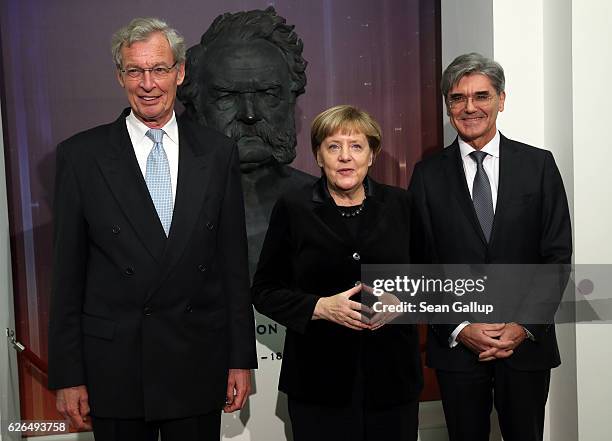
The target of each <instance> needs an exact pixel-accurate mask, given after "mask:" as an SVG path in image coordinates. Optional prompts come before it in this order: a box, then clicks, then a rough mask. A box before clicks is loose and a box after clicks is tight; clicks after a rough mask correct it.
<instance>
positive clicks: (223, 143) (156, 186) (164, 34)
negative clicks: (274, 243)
mask: <svg viewBox="0 0 612 441" xmlns="http://www.w3.org/2000/svg"><path fill="white" fill-rule="evenodd" d="M112 49H113V56H114V61H115V64H116V66H117V79H118V81H119V84H120V85H121V86H122V87H123V88H124V89H125V91H126V94H127V98H128V101H129V103H130V108H129V109H126V110H125V111H123V113H122V114H121V116H120V117H119V118H118V119H117V120H116V121H115V122H113V123H111V124H107V125H103V126H99V127H96V128H93V129H91V130H87V131H85V132H82V133H80V134H78V135H76V136H74V137H72V138H70V139H68V140H67V141H64V142H63V143H61V144H60V145H59V146H58V150H57V177H56V193H55V254H54V284H53V292H52V297H51V317H50V331H49V367H50V371H49V387H50V388H51V389H56V390H57V407H58V410H59V411H60V412H61V413H62V414H63V415H64V416H65V417H68V418H70V420H71V422H72V423H73V425H74V426H76V427H78V428H86V427H89V426H90V423H89V421H88V418H87V417H88V414H89V412H90V409H91V415H92V423H93V430H94V435H95V438H96V440H97V441H100V440H114V441H117V440H130V441H134V440H157V437H158V434H159V433H160V432H161V436H162V439H163V440H181V441H185V440H194V441H195V440H198V441H199V440H212V439H219V427H220V424H219V423H220V410H221V409H223V410H224V411H226V412H233V411H235V410H237V409H240V408H241V407H242V406H243V405H244V403H245V401H246V399H247V397H248V394H249V391H250V369H251V368H254V367H256V354H255V340H254V329H253V312H252V308H251V302H250V293H249V287H248V269H247V249H246V236H245V225H244V208H243V202H242V193H241V188H240V169H239V161H238V152H237V148H236V146H235V144H234V143H233V142H232V141H230V140H229V139H227V138H226V137H224V136H223V135H221V134H218V133H217V132H214V131H212V130H209V129H206V128H204V127H202V126H200V125H199V124H198V123H197V122H195V121H191V120H190V119H188V118H186V117H181V118H178V120H177V118H176V117H175V114H174V102H175V98H176V88H177V86H178V85H179V84H181V82H182V81H183V78H184V75H185V66H184V61H185V46H184V43H183V39H182V37H181V36H180V35H178V33H177V32H176V31H175V30H173V29H171V28H169V27H168V26H167V25H166V24H165V23H164V22H163V21H161V20H158V19H154V18H146V19H135V20H133V21H132V22H131V23H130V24H129V25H128V26H126V27H124V28H122V29H120V30H119V31H118V32H117V33H116V34H115V35H114V37H113V43H112Z"/></svg>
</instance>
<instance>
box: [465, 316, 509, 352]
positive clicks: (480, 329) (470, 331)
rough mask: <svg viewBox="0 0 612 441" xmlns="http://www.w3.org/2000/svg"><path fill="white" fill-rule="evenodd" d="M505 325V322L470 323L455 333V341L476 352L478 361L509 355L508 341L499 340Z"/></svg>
mask: <svg viewBox="0 0 612 441" xmlns="http://www.w3.org/2000/svg"><path fill="white" fill-rule="evenodd" d="M506 326H507V325H506V324H505V323H470V324H469V325H467V326H466V327H465V328H463V329H462V330H461V332H460V333H459V335H457V341H459V342H461V343H462V344H463V345H464V346H465V347H467V348H468V349H470V350H471V351H472V352H474V353H475V354H477V355H478V358H479V360H480V361H491V360H494V359H495V358H504V357H509V356H510V355H512V349H511V348H510V343H509V342H508V341H502V340H501V336H502V335H503V331H504V329H505V327H506ZM498 352H499V354H498ZM482 354H485V355H484V356H482ZM493 354H498V355H499V356H498V357H496V356H495V355H493Z"/></svg>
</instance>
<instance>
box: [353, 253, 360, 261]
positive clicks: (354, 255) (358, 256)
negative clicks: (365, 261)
mask: <svg viewBox="0 0 612 441" xmlns="http://www.w3.org/2000/svg"><path fill="white" fill-rule="evenodd" d="M359 259H361V256H360V255H359V253H353V260H359Z"/></svg>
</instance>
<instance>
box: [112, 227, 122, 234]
mask: <svg viewBox="0 0 612 441" xmlns="http://www.w3.org/2000/svg"><path fill="white" fill-rule="evenodd" d="M120 232H121V228H119V226H118V225H113V234H119V233H120Z"/></svg>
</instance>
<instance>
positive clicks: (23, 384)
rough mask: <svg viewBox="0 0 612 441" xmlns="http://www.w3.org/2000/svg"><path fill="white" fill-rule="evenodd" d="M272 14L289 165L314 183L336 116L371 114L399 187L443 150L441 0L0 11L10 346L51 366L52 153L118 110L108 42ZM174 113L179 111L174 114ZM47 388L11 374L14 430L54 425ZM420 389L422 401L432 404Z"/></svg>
mask: <svg viewBox="0 0 612 441" xmlns="http://www.w3.org/2000/svg"><path fill="white" fill-rule="evenodd" d="M269 5H273V6H275V8H276V10H277V12H278V13H279V14H280V15H282V16H284V17H285V18H286V19H287V21H288V22H289V23H290V24H293V25H295V30H296V32H297V33H298V35H299V36H300V37H301V38H302V40H303V41H304V57H305V58H306V59H307V60H308V62H309V65H308V68H307V76H308V84H307V86H306V93H305V94H304V95H302V96H301V97H300V98H299V99H298V106H297V110H296V122H297V128H298V148H297V150H298V155H297V158H296V160H295V161H294V163H293V165H294V166H295V167H297V168H299V169H302V170H304V171H308V172H310V173H313V174H318V170H317V168H316V166H315V163H314V160H313V158H312V154H311V152H310V145H309V125H310V121H312V119H313V117H314V116H315V115H316V114H317V113H319V112H320V111H322V110H324V109H325V108H327V107H330V106H332V105H336V104H343V103H347V104H354V105H357V106H360V107H362V108H363V109H365V110H367V111H368V112H370V113H371V114H372V115H373V116H374V117H375V118H376V119H377V120H378V121H379V122H380V123H381V126H382V128H383V153H382V154H381V156H380V157H379V158H378V161H377V163H376V165H375V166H374V170H373V172H372V174H373V175H374V177H375V178H376V179H378V180H380V181H382V182H386V183H389V184H394V185H399V186H402V187H405V186H406V185H407V183H408V181H409V178H410V174H411V171H412V167H413V165H414V163H415V162H416V161H418V160H419V159H420V158H421V156H422V155H423V152H428V151H431V150H435V149H438V148H440V146H441V144H442V133H441V106H440V104H441V103H440V99H439V95H438V92H437V84H438V80H439V72H440V29H439V22H440V13H439V12H440V5H439V0H380V1H371V0H313V1H307V2H306V1H300V0H279V1H258V0H207V1H204V0H182V1H179V2H168V1H161V0H151V1H143V0H139V1H137V0H131V1H126V0H121V1H120V0H114V1H105V2H90V1H81V0H53V1H49V0H3V1H2V2H0V50H1V56H0V58H1V59H0V61H1V66H0V68H1V70H0V75H1V77H0V87H1V91H2V96H1V98H2V118H3V119H2V122H3V128H4V138H5V139H4V141H5V156H6V164H7V170H6V172H7V180H8V182H7V184H8V189H9V220H10V225H11V247H12V250H11V251H12V259H13V280H14V291H15V305H16V324H17V335H18V337H19V339H20V340H22V341H23V342H24V343H25V344H26V345H27V346H28V347H29V348H30V349H32V350H33V352H34V353H36V354H37V355H39V356H40V357H41V358H42V359H43V360H44V359H46V357H47V347H46V340H47V330H46V327H47V319H48V296H49V290H50V282H51V243H52V239H51V234H52V225H51V221H52V217H51V207H52V193H53V175H54V153H55V146H56V145H57V143H58V142H60V141H61V140H63V139H65V138H67V137H68V136H71V135H72V134H74V133H76V132H78V131H81V130H85V129H87V128H90V127H92V126H95V125H98V124H102V123H106V122H110V121H112V120H114V119H116V117H117V116H118V114H119V112H120V111H121V109H122V108H123V107H125V106H127V101H126V99H125V97H124V94H123V90H122V89H121V88H120V87H118V84H117V81H116V79H115V73H114V66H113V62H112V59H111V55H110V48H109V46H110V37H111V34H112V33H113V32H114V31H115V30H116V29H117V28H119V27H120V26H123V25H125V24H126V23H127V22H128V21H129V20H131V19H132V18H134V17H137V16H157V17H160V18H163V19H165V20H166V21H167V22H168V23H169V24H170V25H171V26H174V27H176V28H177V29H178V30H179V31H180V32H181V33H182V34H183V35H184V36H185V40H186V42H187V46H188V47H189V46H191V45H193V44H195V43H197V42H198V41H199V39H200V37H201V35H202V33H203V32H204V31H205V30H206V29H207V28H208V26H209V25H210V23H211V22H212V20H213V19H214V18H215V17H216V16H217V15H218V14H220V13H223V12H235V11H239V10H247V9H256V8H265V7H267V6H269ZM177 110H179V111H180V109H177ZM45 383H46V379H45V378H44V375H43V374H41V373H40V372H39V371H38V370H37V369H36V368H35V367H33V366H32V365H31V364H29V363H21V364H20V390H21V397H22V399H21V403H22V418H23V419H48V418H54V417H56V414H55V413H54V410H53V409H54V398H53V396H52V394H50V393H49V392H48V391H46V390H45V388H44V384H45ZM435 394H436V392H435V389H434V386H433V385H432V386H430V389H428V391H427V393H426V394H425V397H426V398H429V399H431V398H434V397H435V396H436V395H435Z"/></svg>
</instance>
